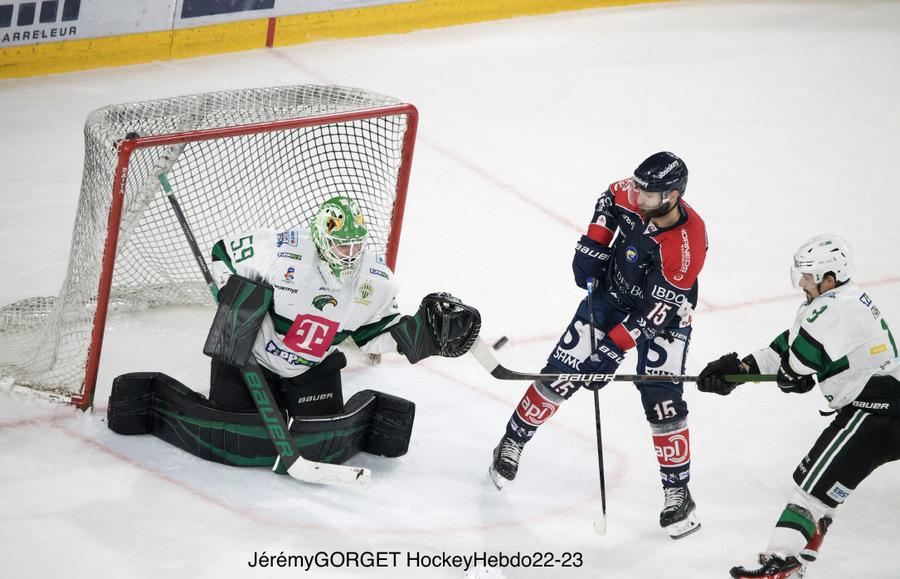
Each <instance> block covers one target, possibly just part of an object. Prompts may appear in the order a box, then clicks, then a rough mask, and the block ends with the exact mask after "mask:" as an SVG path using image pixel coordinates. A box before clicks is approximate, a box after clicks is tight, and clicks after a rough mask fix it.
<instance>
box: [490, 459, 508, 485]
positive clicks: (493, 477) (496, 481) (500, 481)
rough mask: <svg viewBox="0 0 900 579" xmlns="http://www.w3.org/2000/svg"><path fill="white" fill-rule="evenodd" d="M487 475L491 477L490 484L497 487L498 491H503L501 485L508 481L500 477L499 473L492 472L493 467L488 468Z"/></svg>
mask: <svg viewBox="0 0 900 579" xmlns="http://www.w3.org/2000/svg"><path fill="white" fill-rule="evenodd" d="M488 475H489V476H490V477H491V482H493V483H494V486H495V487H497V490H498V491H502V490H503V485H505V484H506V483H508V482H509V480H507V479H505V478H503V477H502V476H500V473H499V472H497V471H496V470H494V467H493V465H491V466H489V467H488Z"/></svg>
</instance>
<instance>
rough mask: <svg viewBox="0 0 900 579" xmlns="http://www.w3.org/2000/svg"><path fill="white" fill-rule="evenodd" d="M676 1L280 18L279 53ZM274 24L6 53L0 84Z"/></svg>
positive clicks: (162, 54) (428, 2)
mask: <svg viewBox="0 0 900 579" xmlns="http://www.w3.org/2000/svg"><path fill="white" fill-rule="evenodd" d="M673 1H677V0H418V1H415V2H407V3H401V4H385V5H381V6H370V7H367V8H356V9H346V10H335V11H332V12H316V13H313V14H297V15H291V16H280V17H277V18H276V19H275V36H274V46H290V45H294V44H302V43H306V42H314V41H317V40H326V39H337V38H357V37H362V36H373V35H378V34H399V33H404V32H412V31H414V30H422V29H427V28H440V27H444V26H455V25H459V24H471V23H473V22H484V21H488V20H499V19H503V18H511V17H515V16H535V15H540V14H550V13H554V12H564V11H569V10H585V9H588V8H603V7H611V6H629V5H634V4H657V3H663V2H673ZM270 20H271V19H270V18H259V19H254V20H241V21H238V22H228V23H224V24H214V25H211V26H200V27H197V28H183V29H178V30H165V31H162V32H148V33H142V34H128V35H122V36H109V37H104V38H89V39H82V40H67V41H63V42H53V43H47V44H35V45H29V46H12V47H7V48H0V78H15V77H26V76H39V75H43V74H54V73H60V72H71V71H76V70H86V69H91V68H101V67H109V66H123V65H127V64H140V63H145V62H153V61H157V60H169V59H180V58H192V57H195V56H205V55H210V54H221V53H224V52H237V51H243V50H251V49H254V48H263V47H265V46H266V38H267V32H268V27H269V21H270Z"/></svg>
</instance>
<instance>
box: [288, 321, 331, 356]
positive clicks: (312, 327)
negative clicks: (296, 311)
mask: <svg viewBox="0 0 900 579" xmlns="http://www.w3.org/2000/svg"><path fill="white" fill-rule="evenodd" d="M337 331H338V323H337V322H333V321H331V320H329V319H328V318H323V317H321V316H313V315H300V316H297V318H296V319H295V320H294V323H293V324H292V325H291V329H290V330H288V333H287V334H285V336H284V345H285V346H287V347H288V348H290V349H291V350H293V351H295V352H299V353H300V354H307V355H309V356H315V357H316V358H321V357H322V356H324V355H325V353H326V352H328V347H329V346H331V341H332V340H334V336H335V334H337Z"/></svg>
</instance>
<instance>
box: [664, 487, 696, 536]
mask: <svg viewBox="0 0 900 579" xmlns="http://www.w3.org/2000/svg"><path fill="white" fill-rule="evenodd" d="M664 491H665V494H666V502H665V505H664V506H663V510H662V512H661V513H660V514H659V526H660V527H662V528H663V529H665V530H666V532H667V533H668V534H669V536H670V537H672V538H673V539H681V538H683V537H686V536H688V535H690V534H691V533H694V532H696V531H699V530H700V519H699V518H698V517H697V505H696V504H695V503H694V499H693V498H692V497H691V491H690V490H689V489H688V488H687V487H686V486H685V487H671V488H667V489H664Z"/></svg>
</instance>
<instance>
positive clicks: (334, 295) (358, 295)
mask: <svg viewBox="0 0 900 579" xmlns="http://www.w3.org/2000/svg"><path fill="white" fill-rule="evenodd" d="M212 255H213V261H212V268H211V269H212V274H213V279H215V281H216V284H217V285H218V286H219V288H221V287H222V286H224V285H225V282H226V281H227V280H228V278H229V277H230V276H231V275H232V274H238V275H241V276H244V277H247V278H249V279H252V280H254V281H257V282H265V283H268V284H270V285H271V286H272V287H273V288H274V298H273V302H272V306H271V307H270V309H269V315H268V316H267V317H266V320H265V321H264V322H263V325H262V328H261V330H260V332H259V335H258V336H257V338H256V343H255V344H254V346H253V353H254V355H255V357H256V359H257V360H258V361H259V363H260V364H261V365H263V366H265V367H266V368H268V369H270V370H272V371H273V372H275V373H277V374H278V375H280V376H284V377H292V376H296V375H298V374H302V373H303V372H305V371H306V370H307V369H308V368H310V367H311V366H315V365H316V364H318V363H319V362H320V361H321V360H322V359H323V358H325V357H326V356H327V355H328V354H330V353H331V351H332V350H333V349H334V348H335V346H337V345H338V344H340V343H341V342H343V341H344V340H346V339H347V338H352V339H353V341H354V342H355V343H356V344H357V345H359V346H360V347H361V348H362V349H363V350H364V351H366V352H370V353H381V352H388V351H396V342H395V341H394V339H393V338H392V337H391V336H390V334H389V333H387V332H386V330H387V328H389V327H390V326H391V325H393V324H394V323H396V322H397V321H398V316H399V309H398V307H397V303H396V299H395V298H396V295H397V285H396V282H395V281H394V276H393V273H392V272H391V270H390V269H389V268H388V267H387V265H385V262H384V259H383V258H382V257H381V256H376V255H374V254H373V253H372V252H371V251H366V252H365V253H364V254H363V257H362V259H361V261H360V263H359V266H358V269H357V271H356V273H355V275H354V277H353V279H352V280H351V281H350V282H349V283H345V284H341V283H339V282H338V281H337V280H336V279H335V278H334V276H332V275H330V271H329V270H328V269H327V266H320V264H321V263H322V260H321V259H320V257H319V255H318V252H317V251H316V246H315V244H314V243H313V240H312V236H311V235H310V233H309V231H308V230H306V229H304V228H299V227H298V228H294V229H289V230H287V231H283V232H277V231H274V230H271V229H261V230H258V231H252V232H247V233H242V234H238V235H236V236H234V237H232V238H226V239H222V240H220V241H219V242H217V243H216V244H215V246H214V247H213V251H212Z"/></svg>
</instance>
